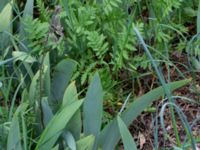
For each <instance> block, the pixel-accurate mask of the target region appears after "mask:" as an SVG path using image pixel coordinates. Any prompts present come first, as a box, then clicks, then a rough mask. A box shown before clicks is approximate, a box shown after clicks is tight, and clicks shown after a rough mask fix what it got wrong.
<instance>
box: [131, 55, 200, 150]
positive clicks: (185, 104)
mask: <svg viewBox="0 0 200 150" xmlns="http://www.w3.org/2000/svg"><path fill="white" fill-rule="evenodd" d="M173 59H174V60H176V62H177V60H179V62H181V63H182V64H185V65H187V58H186V56H184V55H181V56H178V58H177V56H176V55H174V57H173ZM176 67H177V68H178V69H179V70H180V71H181V72H182V73H184V75H185V76H186V77H187V78H191V73H190V72H188V70H187V69H188V68H185V67H184V66H183V65H180V64H176ZM164 72H165V75H166V76H165V78H167V72H166V69H165V71H164ZM170 77H171V81H175V80H178V79H180V74H179V73H178V72H177V71H176V70H175V68H172V69H170ZM144 80H145V79H144ZM199 81H200V73H195V79H194V78H193V80H192V82H191V83H190V85H187V86H184V87H182V88H180V89H178V90H176V91H175V92H174V93H173V94H174V96H182V97H187V98H189V99H192V100H194V101H193V102H189V101H187V100H185V99H183V98H181V97H180V98H177V99H176V105H177V106H178V107H179V108H180V109H181V111H182V112H183V113H184V115H185V117H186V119H187V121H188V123H189V125H190V127H192V128H191V130H192V135H193V136H194V137H195V138H198V139H199V138H200V120H199V121H196V123H195V124H194V121H195V120H196V119H197V118H199V119H200V94H199V93H200V82H199ZM152 82H154V80H152ZM152 84H154V83H152ZM155 84H157V83H155ZM152 87H154V86H152ZM164 103H165V102H163V101H161V100H160V101H157V102H155V103H153V104H152V107H155V108H156V110H157V113H156V112H153V113H152V112H143V113H142V115H140V116H139V117H138V118H137V119H136V120H135V121H134V122H133V123H132V125H131V126H130V128H129V129H130V131H131V133H132V135H133V137H134V139H135V140H136V141H137V145H138V149H140V150H152V149H153V148H155V142H156V138H157V143H158V145H157V146H158V149H172V148H173V146H176V145H177V143H176V138H175V134H174V130H173V125H172V119H171V111H170V109H169V107H167V109H166V110H165V112H164V116H163V117H164V124H165V129H166V131H167V133H168V137H164V130H163V129H162V127H161V123H160V116H159V114H160V111H161V107H162V105H163V104H164ZM156 117H157V125H156V123H155V119H156ZM175 117H176V125H177V129H178V133H179V137H180V140H181V143H183V142H184V140H185V138H186V137H187V133H186V132H185V128H184V126H183V123H182V121H181V119H180V118H179V116H178V114H177V113H175ZM156 129H157V130H156ZM156 132H157V136H155V133H156ZM196 148H199V149H200V143H198V144H197V145H196Z"/></svg>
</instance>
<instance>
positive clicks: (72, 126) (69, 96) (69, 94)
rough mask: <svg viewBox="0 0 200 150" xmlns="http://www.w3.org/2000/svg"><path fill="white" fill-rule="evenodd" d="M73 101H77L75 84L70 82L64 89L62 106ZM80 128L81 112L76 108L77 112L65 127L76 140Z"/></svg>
mask: <svg viewBox="0 0 200 150" xmlns="http://www.w3.org/2000/svg"><path fill="white" fill-rule="evenodd" d="M75 101H78V93H77V89H76V86H75V82H72V83H71V84H70V85H69V86H68V87H67V89H66V90H65V93H64V97H63V103H62V107H65V106H66V105H70V104H71V103H73V102H75ZM81 128H82V121H81V112H80V110H77V112H76V113H75V114H74V116H73V117H72V118H71V120H70V122H69V123H68V125H67V127H66V129H67V130H68V131H70V132H71V133H72V134H73V136H74V138H75V139H76V140H78V139H79V137H80V134H81Z"/></svg>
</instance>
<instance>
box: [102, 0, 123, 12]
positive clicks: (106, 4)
mask: <svg viewBox="0 0 200 150" xmlns="http://www.w3.org/2000/svg"><path fill="white" fill-rule="evenodd" d="M120 3H122V1H121V0H103V9H104V12H105V14H106V15H109V14H110V13H112V12H113V10H114V9H116V8H119V4H120Z"/></svg>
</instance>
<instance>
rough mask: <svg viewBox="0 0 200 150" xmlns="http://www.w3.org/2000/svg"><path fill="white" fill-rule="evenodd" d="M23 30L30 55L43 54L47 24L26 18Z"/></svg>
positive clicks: (47, 29)
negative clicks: (30, 51)
mask: <svg viewBox="0 0 200 150" xmlns="http://www.w3.org/2000/svg"><path fill="white" fill-rule="evenodd" d="M23 23H24V29H25V32H26V36H27V40H28V42H29V44H28V46H29V48H30V49H31V50H32V53H35V54H41V53H43V52H44V50H45V49H44V47H45V45H47V37H48V32H49V24H48V23H46V22H44V23H43V22H41V21H40V20H39V19H34V20H33V19H32V18H31V17H26V18H25V20H24V22H23Z"/></svg>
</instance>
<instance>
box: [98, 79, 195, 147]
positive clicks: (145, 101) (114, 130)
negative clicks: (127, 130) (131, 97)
mask: <svg viewBox="0 0 200 150" xmlns="http://www.w3.org/2000/svg"><path fill="white" fill-rule="evenodd" d="M190 81H191V80H181V81H176V82H172V83H169V84H167V85H166V86H170V89H171V90H175V89H178V88H180V87H182V86H184V85H186V84H187V83H189V82H190ZM164 94H165V93H164V90H163V87H158V88H156V89H154V90H152V91H150V92H148V93H146V94H145V95H143V96H141V97H139V98H137V99H136V100H135V101H134V102H132V103H131V104H130V106H129V107H128V108H127V109H126V110H125V111H124V112H123V113H122V115H121V118H122V119H123V121H124V123H125V124H126V125H127V126H129V125H130V124H131V123H132V121H133V120H135V119H136V117H137V116H138V115H140V113H141V112H142V111H143V110H144V109H145V108H146V107H148V106H149V105H150V104H151V103H152V102H154V101H155V100H157V99H158V98H159V97H161V96H163V95H164ZM119 139H120V133H119V130H118V126H117V120H116V119H114V120H113V121H112V122H110V123H109V124H108V125H107V126H106V127H105V128H104V129H103V131H102V132H101V134H100V136H99V144H100V145H99V146H100V147H103V149H105V150H111V149H114V147H115V145H116V144H117V142H118V141H119Z"/></svg>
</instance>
